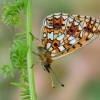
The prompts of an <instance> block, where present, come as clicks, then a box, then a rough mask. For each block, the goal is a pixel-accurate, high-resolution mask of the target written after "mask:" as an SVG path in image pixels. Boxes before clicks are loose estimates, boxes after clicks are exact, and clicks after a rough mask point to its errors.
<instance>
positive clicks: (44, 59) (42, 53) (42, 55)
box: [38, 46, 52, 73]
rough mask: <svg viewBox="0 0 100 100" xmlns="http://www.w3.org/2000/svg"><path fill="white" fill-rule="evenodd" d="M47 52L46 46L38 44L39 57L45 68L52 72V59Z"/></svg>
mask: <svg viewBox="0 0 100 100" xmlns="http://www.w3.org/2000/svg"><path fill="white" fill-rule="evenodd" d="M45 52H46V51H45V49H44V47H42V46H38V56H39V59H40V60H41V61H42V62H41V65H42V67H43V69H44V70H46V71H47V72H49V73H50V67H51V63H52V60H51V59H50V58H49V57H47V56H46V53H45Z"/></svg>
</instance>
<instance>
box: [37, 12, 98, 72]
mask: <svg viewBox="0 0 100 100" xmlns="http://www.w3.org/2000/svg"><path fill="white" fill-rule="evenodd" d="M41 33H42V34H41V41H40V42H41V43H40V45H39V46H38V54H37V55H38V56H39V58H40V60H41V65H42V66H43V68H44V69H45V70H46V71H47V72H49V73H50V70H52V69H51V64H52V62H53V61H54V60H55V59H58V58H60V57H63V56H66V55H68V54H70V53H72V52H74V51H76V50H78V49H79V48H82V47H83V46H85V45H86V44H88V43H90V42H91V41H93V40H94V39H95V38H97V37H98V36H99V33H100V21H98V20H96V19H95V18H92V17H89V16H80V15H69V14H65V13H54V14H51V15H49V16H47V17H46V18H45V19H44V22H43V26H42V32H41Z"/></svg>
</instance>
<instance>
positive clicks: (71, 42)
mask: <svg viewBox="0 0 100 100" xmlns="http://www.w3.org/2000/svg"><path fill="white" fill-rule="evenodd" d="M76 42H77V41H76V39H73V40H72V41H70V42H69V44H72V45H73V44H75V43H76Z"/></svg>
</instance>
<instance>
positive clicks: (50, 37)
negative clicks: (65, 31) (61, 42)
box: [48, 32, 53, 40]
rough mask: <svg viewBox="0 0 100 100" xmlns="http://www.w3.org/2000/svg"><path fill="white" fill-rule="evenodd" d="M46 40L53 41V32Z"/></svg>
mask: <svg viewBox="0 0 100 100" xmlns="http://www.w3.org/2000/svg"><path fill="white" fill-rule="evenodd" d="M48 39H51V40H53V32H51V33H48Z"/></svg>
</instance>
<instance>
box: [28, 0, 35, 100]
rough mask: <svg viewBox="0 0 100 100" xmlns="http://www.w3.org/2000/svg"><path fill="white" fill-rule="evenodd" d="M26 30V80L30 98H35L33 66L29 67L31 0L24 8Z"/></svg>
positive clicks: (30, 62)
mask: <svg viewBox="0 0 100 100" xmlns="http://www.w3.org/2000/svg"><path fill="white" fill-rule="evenodd" d="M26 17H27V19H26V20H27V22H26V31H27V46H28V53H27V69H28V80H29V90H30V100H36V92H35V83H34V74H33V68H31V66H32V64H33V62H32V61H33V59H32V36H31V35H30V33H29V32H31V33H32V0H28V4H27V9H26Z"/></svg>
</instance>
